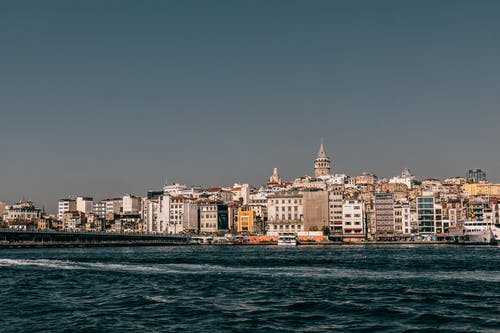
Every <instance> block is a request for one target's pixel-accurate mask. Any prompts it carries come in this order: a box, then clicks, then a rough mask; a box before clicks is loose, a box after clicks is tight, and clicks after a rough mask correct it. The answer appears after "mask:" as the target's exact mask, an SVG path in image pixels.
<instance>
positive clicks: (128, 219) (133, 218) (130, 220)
mask: <svg viewBox="0 0 500 333" xmlns="http://www.w3.org/2000/svg"><path fill="white" fill-rule="evenodd" d="M113 229H114V231H115V232H141V231H142V219H141V214H140V213H138V212H137V213H122V214H120V217H119V218H118V219H116V220H115V224H114V228H113Z"/></svg>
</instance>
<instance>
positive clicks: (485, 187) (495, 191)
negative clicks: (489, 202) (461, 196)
mask: <svg viewBox="0 0 500 333" xmlns="http://www.w3.org/2000/svg"><path fill="white" fill-rule="evenodd" d="M462 189H463V190H464V191H465V192H467V193H468V194H469V195H471V196H476V195H492V196H500V184H464V185H462Z"/></svg>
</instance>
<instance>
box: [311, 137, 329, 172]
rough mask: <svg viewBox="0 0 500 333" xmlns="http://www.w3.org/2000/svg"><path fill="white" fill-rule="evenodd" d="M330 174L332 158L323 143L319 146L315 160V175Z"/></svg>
mask: <svg viewBox="0 0 500 333" xmlns="http://www.w3.org/2000/svg"><path fill="white" fill-rule="evenodd" d="M329 174H330V158H329V157H328V155H326V152H325V148H324V147H323V143H321V145H320V146H319V151H318V156H317V157H316V159H315V160H314V177H319V176H325V175H329Z"/></svg>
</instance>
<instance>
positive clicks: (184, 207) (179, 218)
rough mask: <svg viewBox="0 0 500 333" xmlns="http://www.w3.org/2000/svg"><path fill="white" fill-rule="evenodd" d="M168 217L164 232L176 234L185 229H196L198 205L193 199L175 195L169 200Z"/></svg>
mask: <svg viewBox="0 0 500 333" xmlns="http://www.w3.org/2000/svg"><path fill="white" fill-rule="evenodd" d="M169 215H170V218H169V221H168V224H167V230H166V233H168V234H178V233H180V232H182V231H185V230H192V231H193V230H197V229H198V205H197V204H196V203H195V202H194V199H192V198H188V197H183V196H175V197H172V198H171V201H170V212H169Z"/></svg>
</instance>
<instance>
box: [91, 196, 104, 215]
mask: <svg viewBox="0 0 500 333" xmlns="http://www.w3.org/2000/svg"><path fill="white" fill-rule="evenodd" d="M92 212H93V213H94V214H95V215H96V216H97V217H99V218H101V219H105V218H106V201H104V200H101V201H98V202H96V203H95V204H94V207H93V208H92Z"/></svg>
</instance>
